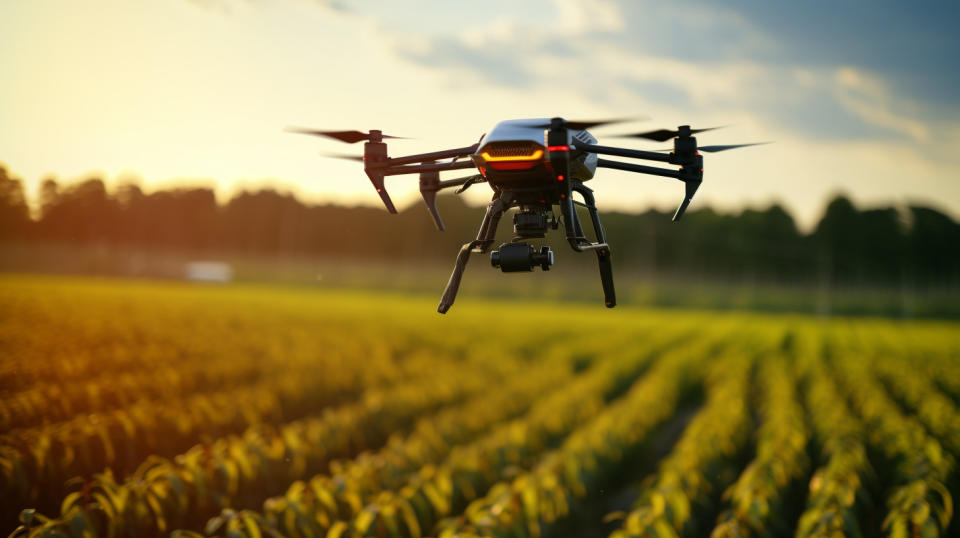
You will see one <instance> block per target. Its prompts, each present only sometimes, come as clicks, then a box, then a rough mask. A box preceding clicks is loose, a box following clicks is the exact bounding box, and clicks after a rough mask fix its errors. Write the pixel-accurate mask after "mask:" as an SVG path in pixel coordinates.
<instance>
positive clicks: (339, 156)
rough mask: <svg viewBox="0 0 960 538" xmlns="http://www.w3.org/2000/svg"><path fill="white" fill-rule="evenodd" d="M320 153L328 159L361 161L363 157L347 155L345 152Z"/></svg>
mask: <svg viewBox="0 0 960 538" xmlns="http://www.w3.org/2000/svg"><path fill="white" fill-rule="evenodd" d="M320 155H323V156H324V157H328V158H330V159H344V160H347V161H358V162H363V157H361V156H359V155H347V154H346V153H321V154H320Z"/></svg>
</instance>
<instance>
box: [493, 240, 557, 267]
mask: <svg viewBox="0 0 960 538" xmlns="http://www.w3.org/2000/svg"><path fill="white" fill-rule="evenodd" d="M490 265H492V266H494V267H499V268H500V270H501V271H503V272H504V273H518V272H521V271H533V268H534V267H536V266H538V265H539V266H540V269H542V270H544V271H549V270H550V266H551V265H553V252H552V251H551V250H550V247H548V246H546V245H544V246H542V247H540V250H539V251H537V249H536V247H534V246H533V245H531V244H529V243H504V244H502V245H500V248H499V249H498V250H494V251H493V252H491V253H490Z"/></svg>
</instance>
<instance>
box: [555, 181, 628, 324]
mask: <svg viewBox="0 0 960 538" xmlns="http://www.w3.org/2000/svg"><path fill="white" fill-rule="evenodd" d="M570 188H571V190H572V191H574V192H577V193H580V196H583V202H584V203H582V204H580V203H579V202H572V201H571V202H568V203H567V204H564V205H563V210H564V213H567V214H566V215H564V218H566V219H568V220H569V222H570V226H569V227H568V228H567V241H569V242H570V246H571V247H572V248H573V250H575V251H577V252H583V251H585V250H593V251H595V252H596V253H597V263H598V264H599V266H600V284H601V286H603V302H604V304H605V305H606V306H607V308H613V307H615V306H617V294H616V290H615V289H614V287H613V264H611V263H610V247H609V246H608V245H607V236H606V234H605V233H604V231H603V225H601V224H600V213H599V212H598V211H597V204H596V200H595V199H594V197H593V191H592V190H591V189H590V188H589V187H587V186H585V185H583V184H582V183H574V184H572V185H571V186H570ZM574 203H576V204H577V205H582V206H583V207H585V208H587V211H588V212H589V213H590V221H591V222H592V224H593V231H594V234H595V235H596V236H597V242H596V243H591V242H590V241H589V240H588V239H587V238H586V234H584V233H583V226H582V225H581V224H580V217H579V216H578V215H577V211H576V209H575V208H574V207H573V204H574ZM571 232H572V233H571Z"/></svg>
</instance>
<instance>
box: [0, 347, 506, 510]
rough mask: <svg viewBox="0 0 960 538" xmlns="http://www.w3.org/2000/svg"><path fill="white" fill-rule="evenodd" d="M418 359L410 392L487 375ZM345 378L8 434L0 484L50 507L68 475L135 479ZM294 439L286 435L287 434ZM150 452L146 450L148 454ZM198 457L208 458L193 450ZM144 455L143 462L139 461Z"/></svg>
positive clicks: (276, 383)
mask: <svg viewBox="0 0 960 538" xmlns="http://www.w3.org/2000/svg"><path fill="white" fill-rule="evenodd" d="M421 364H422V365H424V366H429V368H427V369H426V372H427V373H426V374H421V376H420V378H419V379H418V380H416V381H414V382H413V383H410V385H412V386H413V388H410V389H408V391H409V392H411V393H414V395H416V393H417V391H418V390H419V391H422V387H424V386H430V385H437V386H441V387H442V386H443V385H444V384H446V385H450V386H457V387H459V386H464V385H466V386H471V387H473V388H474V390H478V389H479V383H478V382H479V381H480V380H484V379H488V378H485V377H483V376H480V375H479V374H472V375H467V376H465V379H464V380H461V381H457V380H456V378H455V377H454V376H455V375H457V374H458V373H461V374H462V373H465V372H472V371H473V370H471V369H465V366H464V365H446V366H444V365H443V364H442V363H439V361H429V362H421ZM344 377H345V376H343V375H336V372H330V373H329V374H327V375H322V376H317V375H304V374H303V373H300V372H293V373H291V374H290V375H288V376H285V378H284V379H283V380H282V383H281V382H280V380H276V379H274V380H269V381H266V382H264V383H263V384H260V385H257V386H255V387H243V388H241V389H237V390H234V391H229V392H225V393H217V394H212V395H208V394H201V395H196V396H192V397H190V398H188V399H187V400H185V401H183V402H178V403H177V404H176V405H170V406H162V405H157V404H154V403H153V402H147V403H144V404H142V405H138V406H134V407H132V408H128V409H125V410H118V411H115V412H112V413H109V414H107V415H106V416H104V417H102V418H100V419H99V420H97V421H92V420H89V419H87V418H78V419H76V420H75V421H73V422H72V423H70V425H69V427H59V428H53V427H50V428H44V429H41V430H40V431H35V432H29V435H19V436H17V437H15V438H13V439H12V440H13V441H15V442H17V445H16V446H9V445H8V446H3V447H0V472H2V474H0V486H2V489H0V491H3V492H4V494H5V495H9V497H7V498H18V499H20V500H21V502H23V503H24V505H27V506H29V505H30V504H33V506H40V507H44V506H46V507H52V506H62V505H61V503H60V499H62V498H63V496H64V495H65V494H66V490H65V487H66V485H67V482H68V481H69V480H71V478H72V477H74V476H90V475H93V474H94V473H100V472H102V471H103V470H104V469H111V472H110V473H109V474H104V475H101V477H102V478H101V481H107V482H109V481H111V480H116V479H120V480H121V481H122V479H123V478H124V476H125V474H124V472H123V470H124V469H129V470H130V471H131V472H132V471H134V470H136V469H137V468H138V467H139V468H140V472H139V473H135V476H134V478H133V480H134V481H139V479H140V477H142V476H143V475H144V474H146V473H148V472H151V470H152V469H153V468H154V467H155V465H154V464H155V463H156V461H158V459H159V458H158V456H157V455H162V456H173V455H174V454H177V453H178V452H182V451H184V450H186V449H187V448H189V447H190V446H193V445H195V444H196V443H197V441H198V440H199V439H202V437H203V436H210V437H211V438H216V437H217V436H218V434H228V433H230V432H242V431H244V430H245V429H247V428H250V427H255V426H257V425H259V424H267V423H270V422H276V423H282V422H284V420H285V419H287V418H294V417H297V416H304V415H309V414H312V413H315V412H316V410H318V409H323V408H324V407H326V406H329V405H331V404H335V403H336V402H337V401H339V400H342V399H343V398H345V397H347V396H349V395H350V392H354V391H356V390H358V389H359V388H360V387H357V386H355V383H351V382H349V380H347V382H346V383H345V379H344ZM344 385H345V386H344ZM351 385H354V386H353V387H351ZM374 392H376V391H374ZM447 395H448V392H444V391H437V397H438V398H440V397H443V396H447ZM361 407H362V406H361ZM367 407H373V406H370V405H368V406H367ZM293 430H294V428H285V429H284V430H283V431H282V433H283V434H284V435H287V436H290V433H291V432H292V431H293ZM254 431H256V430H254ZM254 437H255V438H256V437H257V436H256V435H254ZM295 439H296V437H295V436H291V441H294V440H295ZM288 444H290V443H288ZM198 450H199V449H198ZM203 450H204V451H205V452H209V450H208V449H203ZM233 450H235V449H233ZM148 456H152V457H151V458H150V459H149V460H148V459H147V457H148ZM197 458H198V459H199V460H200V461H204V460H209V459H211V458H207V456H195V459H197ZM145 460H146V463H141V462H144V461H145ZM152 472H153V473H157V472H158V471H156V470H152ZM54 501H55V502H56V503H57V504H56V505H55V504H54ZM28 503H30V504H28ZM21 506H23V505H21Z"/></svg>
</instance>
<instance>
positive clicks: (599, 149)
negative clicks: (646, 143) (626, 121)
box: [575, 142, 680, 164]
mask: <svg viewBox="0 0 960 538" xmlns="http://www.w3.org/2000/svg"><path fill="white" fill-rule="evenodd" d="M575 149H577V150H583V151H588V152H590V153H596V154H598V155H616V156H617V157H631V158H634V159H644V160H647V161H658V162H663V163H670V164H680V163H679V162H678V161H677V157H676V155H674V154H673V153H658V152H655V151H643V150H639V149H627V148H614V147H610V146H595V145H593V144H584V143H582V142H577V143H576V145H575Z"/></svg>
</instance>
